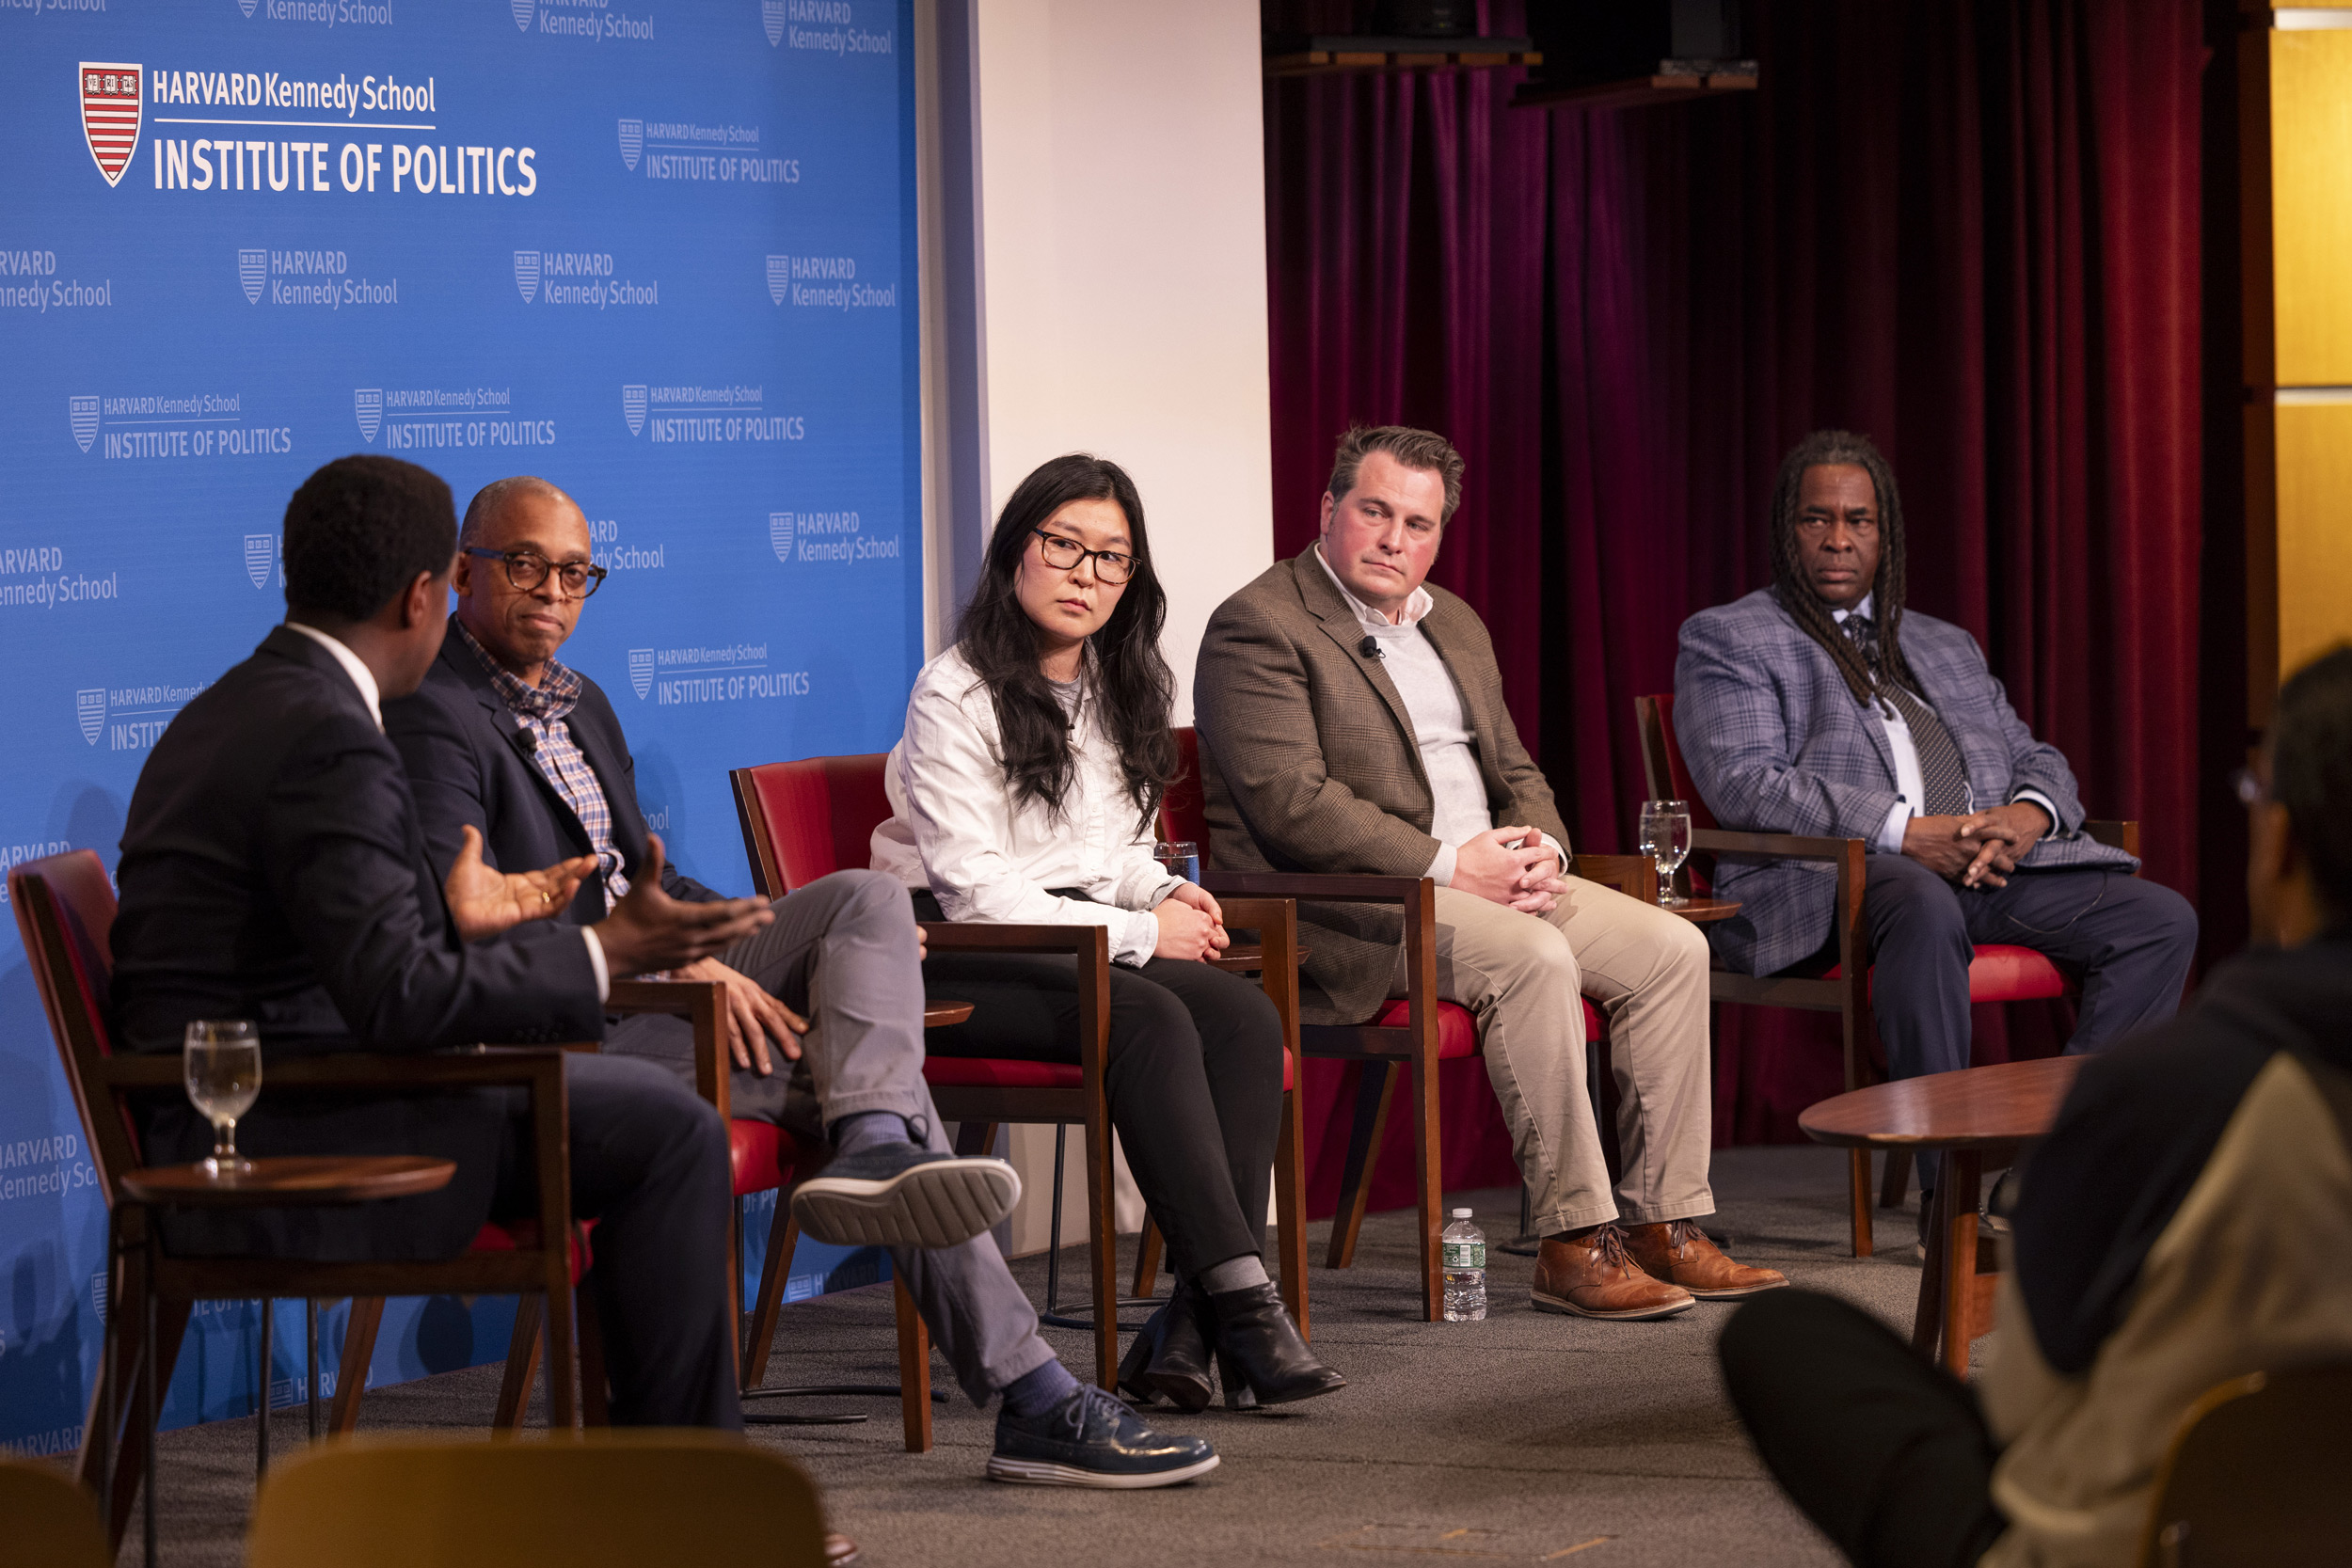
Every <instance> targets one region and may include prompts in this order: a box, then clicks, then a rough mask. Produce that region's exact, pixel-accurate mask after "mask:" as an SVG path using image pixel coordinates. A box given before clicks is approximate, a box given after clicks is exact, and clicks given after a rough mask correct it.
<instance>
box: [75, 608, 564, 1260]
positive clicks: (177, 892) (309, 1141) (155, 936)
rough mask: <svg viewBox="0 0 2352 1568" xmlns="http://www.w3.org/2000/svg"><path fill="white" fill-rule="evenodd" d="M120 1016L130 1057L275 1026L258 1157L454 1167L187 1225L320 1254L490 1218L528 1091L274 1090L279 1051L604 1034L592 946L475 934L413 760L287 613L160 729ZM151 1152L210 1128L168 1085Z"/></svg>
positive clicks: (548, 933) (122, 929) (145, 805)
mask: <svg viewBox="0 0 2352 1568" xmlns="http://www.w3.org/2000/svg"><path fill="white" fill-rule="evenodd" d="M117 880H118V882H119V886H120V889H121V902H120V910H119V913H118V914H117V916H116V918H115V924H114V929H113V933H112V944H113V948H114V958H115V969H114V993H113V998H114V1023H115V1028H116V1031H117V1037H118V1038H119V1041H120V1043H121V1044H122V1046H123V1048H124V1049H126V1050H130V1051H140V1052H176V1051H178V1050H179V1049H180V1045H181V1037H182V1033H183V1029H184V1028H185V1026H186V1024H187V1023H188V1022H189V1021H191V1020H193V1019H199V1018H246V1019H251V1020H253V1021H255V1022H257V1023H258V1024H259V1025H260V1028H261V1033H262V1049H263V1061H264V1069H263V1074H262V1097H261V1099H260V1101H258V1102H257V1103H256V1104H255V1106H254V1108H253V1110H252V1111H251V1112H250V1113H248V1114H247V1116H246V1117H245V1118H244V1119H242V1120H241V1121H240V1122H239V1124H238V1144H239V1147H240V1148H244V1149H246V1150H247V1151H249V1152H256V1153H264V1154H267V1153H287V1154H299V1153H326V1152H348V1153H370V1152H381V1153H417V1154H439V1155H443V1156H446V1157H449V1158H453V1159H455V1160H457V1161H458V1165H459V1168H458V1176H457V1179H456V1180H453V1182H452V1183H451V1185H450V1187H449V1188H447V1189H445V1190H444V1191H443V1192H442V1193H439V1194H434V1195H428V1196H426V1197H423V1198H409V1199H401V1200H399V1201H398V1202H394V1203H386V1204H369V1205H360V1206H357V1207H353V1208H345V1209H311V1210H289V1211H282V1212H275V1213H273V1212H255V1213H252V1214H222V1215H217V1216H200V1215H186V1216H182V1217H181V1221H180V1222H179V1229H178V1230H177V1231H176V1232H175V1231H173V1230H169V1229H167V1236H171V1237H173V1238H174V1243H173V1244H174V1245H175V1247H179V1246H185V1247H186V1248H188V1249H189V1250H197V1249H199V1248H200V1249H201V1250H232V1251H244V1252H252V1253H258V1254H261V1255H264V1256H267V1255H273V1254H276V1255H284V1254H300V1255H304V1256H310V1257H315V1258H358V1257H392V1258H397V1257H437V1256H447V1255H449V1254H451V1253H453V1252H456V1251H458V1250H460V1249H462V1248H463V1247H464V1246H465V1244H466V1243H467V1242H468V1241H469V1239H470V1238H471V1237H472V1235H473V1233H474V1231H475V1230H476V1229H478V1228H479V1227H481V1225H482V1222H483V1220H484V1219H485V1217H486V1216H487V1212H488V1208H489V1202H490V1195H491V1191H492V1188H493V1186H494V1185H495V1180H496V1175H497V1164H498V1157H499V1152H500V1148H501V1139H502V1138H503V1137H504V1136H505V1135H506V1131H507V1130H506V1122H507V1120H508V1117H509V1116H510V1115H511V1113H512V1109H513V1107H512V1106H511V1105H510V1104H508V1103H507V1099H508V1098H509V1097H504V1096H501V1095H498V1094H468V1095H452V1096H442V1097H430V1098H423V1099H420V1098H417V1097H410V1098H407V1099H405V1100H384V1099H376V1100H368V1101H357V1100H355V1101H310V1100H308V1099H302V1098H296V1097H284V1098H280V1097H276V1096H273V1095H272V1094H271V1093H270V1092H269V1083H268V1072H267V1067H266V1064H267V1061H268V1059H269V1058H270V1057H271V1056H272V1055H276V1054H280V1053H294V1052H303V1053H312V1052H327V1051H350V1050H366V1051H378V1052H411V1051H432V1050H437V1049H443V1048H447V1047H453V1046H463V1045H470V1044H474V1043H477V1042H485V1041H488V1042H499V1043H507V1044H528V1043H552V1042H557V1041H564V1040H580V1039H596V1038H598V1037H601V1036H602V1034H603V1032H604V1024H603V1009H602V1008H601V1007H600V1006H599V1005H598V1003H597V999H596V973H595V970H594V968H593V967H592V966H591V964H590V962H589V959H588V954H587V949H586V944H585V943H584V942H581V940H580V937H579V936H578V935H577V934H576V933H573V932H570V931H564V930H558V929H556V928H555V927H552V926H550V925H548V924H545V923H534V924H532V925H528V926H523V927H516V929H515V930H513V931H510V932H508V933H506V934H504V935H502V936H501V937H498V938H495V939H492V940H490V941H487V942H478V943H473V944H470V945H469V944H467V943H464V942H460V941H458V940H457V934H456V928H455V927H454V925H453V923H452V921H451V919H450V914H449V911H448V907H447V905H446V904H445V903H444V902H443V900H442V897H441V892H440V881H441V879H440V876H439V875H437V873H436V871H435V870H434V868H433V866H432V865H431V864H430V863H428V862H427V860H426V855H425V840H424V834H423V831H422V828H421V824H420V821H419V818H418V816H417V810H416V804H415V800H414V799H413V798H412V796H411V795H410V792H409V788H408V779H407V775H406V774H405V772H404V771H403V770H402V768H401V765H400V756H399V753H398V752H395V751H393V749H392V746H391V743H390V742H389V740H387V739H386V738H385V737H384V736H383V734H382V733H381V732H380V731H378V730H377V728H376V727H375V722H374V721H373V719H372V718H370V716H369V714H368V709H367V705H366V703H365V702H364V701H363V700H362V699H361V697H360V695H359V692H358V689H357V688H356V687H354V686H353V685H352V682H351V677H350V676H349V675H348V674H347V673H345V672H344V670H343V668H342V665H340V664H339V663H337V662H336V660H335V658H334V657H333V655H331V654H330V653H328V651H327V650H326V649H325V648H323V647H321V646H319V644H317V643H316V642H313V641H310V639H309V638H307V637H305V636H303V635H302V634H301V633H299V632H295V631H291V630H289V629H287V628H286V627H284V626H280V627H278V628H277V629H276V630H274V631H272V632H271V633H270V634H269V636H268V637H267V638H266V639H264V640H263V641H262V645H261V646H260V647H259V648H257V649H255V650H254V652H253V656H252V657H250V658H248V659H246V661H245V662H244V663H242V664H240V665H238V666H237V667H236V668H234V669H232V670H230V672H229V673H227V674H225V675H223V676H222V677H221V678H220V680H219V681H217V682H216V683H215V684H214V685H213V686H212V687H211V688H209V689H206V690H205V691H204V692H203V693H202V694H201V695H199V697H198V698H197V699H196V700H195V701H194V702H192V703H190V704H189V705H187V707H186V708H184V709H183V710H182V712H181V713H180V715H179V717H178V718H176V719H174V720H173V721H172V723H171V727H170V728H169V729H167V730H166V731H165V732H164V736H163V738H162V739H161V740H159V741H157V742H156V745H155V749H154V751H153V752H151V753H150V754H149V756H148V759H147V765H146V767H145V768H142V769H140V772H139V781H138V784H137V786H136V787H135V789H134V790H133V791H132V795H131V808H130V813H129V817H128V820H127V822H126V824H125V826H124V829H123V834H122V859H121V862H120V864H119V868H118V871H117ZM147 1130H148V1134H149V1148H148V1157H149V1158H150V1159H151V1160H155V1161H158V1162H163V1161H167V1160H171V1159H186V1158H193V1157H195V1156H196V1155H198V1154H200V1153H202V1152H204V1150H205V1149H206V1148H208V1147H209V1145H210V1142H211V1137H210V1132H209V1130H208V1129H207V1128H206V1127H205V1125H204V1124H203V1123H202V1122H201V1121H200V1120H199V1119H198V1118H197V1117H195V1115H194V1113H193V1112H192V1111H191V1110H190V1108H189V1107H188V1106H187V1105H186V1104H185V1103H184V1102H181V1101H178V1097H176V1096H175V1097H172V1098H171V1102H169V1103H162V1104H158V1105H157V1106H156V1107H155V1109H154V1110H153V1111H152V1113H151V1115H150V1117H149V1118H148V1121H147Z"/></svg>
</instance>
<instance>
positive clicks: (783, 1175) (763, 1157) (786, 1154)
mask: <svg viewBox="0 0 2352 1568" xmlns="http://www.w3.org/2000/svg"><path fill="white" fill-rule="evenodd" d="M813 1152H815V1151H812V1150H809V1149H806V1148H803V1147H802V1145H801V1141H800V1140H799V1139H798V1138H795V1137H794V1136H793V1135H792V1134H791V1133H789V1132H786V1131H785V1130H784V1129H783V1128H781V1127H778V1126H777V1125H776V1124H775V1123H774V1122H772V1121H754V1120H749V1119H746V1118H744V1117H735V1118H733V1119H731V1120H729V1121H728V1123H727V1164H729V1166H730V1167H732V1169H733V1171H734V1174H735V1196H738V1197H749V1196H751V1195H752V1194H754V1193H768V1192H773V1191H775V1190H776V1189H777V1188H779V1187H789V1186H790V1185H792V1183H793V1182H795V1181H797V1180H800V1179H801V1178H802V1177H803V1176H806V1175H808V1174H809V1169H808V1168H803V1167H810V1168H813V1167H814V1165H815V1164H821V1163H822V1161H821V1159H818V1160H812V1159H811V1154H812V1153H813Z"/></svg>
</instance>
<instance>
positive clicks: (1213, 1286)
mask: <svg viewBox="0 0 2352 1568" xmlns="http://www.w3.org/2000/svg"><path fill="white" fill-rule="evenodd" d="M1267 1282H1268V1281H1267V1278H1266V1272H1265V1259H1263V1258H1261V1257H1259V1256H1258V1255H1257V1254H1256V1253H1254V1252H1245V1253H1243V1254H1242V1255H1241V1256H1240V1257H1239V1258H1228V1259H1225V1261H1224V1262H1222V1263H1219V1264H1217V1265H1216V1266H1215V1267H1214V1268H1206V1269H1202V1270H1201V1271H1200V1288H1201V1289H1202V1290H1204V1291H1208V1292H1209V1294H1211V1295H1213V1296H1216V1295H1223V1294H1224V1293H1225V1292H1226V1291H1247V1290H1248V1289H1249V1288H1250V1287H1251V1286H1253V1285H1263V1284H1266V1283H1267Z"/></svg>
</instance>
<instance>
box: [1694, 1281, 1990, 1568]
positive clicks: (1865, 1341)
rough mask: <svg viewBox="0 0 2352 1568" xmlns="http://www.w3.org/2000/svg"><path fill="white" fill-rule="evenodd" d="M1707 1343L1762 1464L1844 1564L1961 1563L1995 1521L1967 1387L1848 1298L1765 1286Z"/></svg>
mask: <svg viewBox="0 0 2352 1568" xmlns="http://www.w3.org/2000/svg"><path fill="white" fill-rule="evenodd" d="M1716 1354H1717V1355H1719V1356H1720V1357H1721V1358H1722V1361H1723V1369H1724V1386H1726V1387H1727V1388H1728V1389H1729V1391H1730V1394H1731V1402H1732V1404H1733V1405H1734V1406H1736V1407H1737V1408H1738V1410H1739V1412H1740V1421H1741V1422H1742V1423H1743V1424H1744V1425H1745V1426H1746V1427H1747V1429H1748V1436H1749V1438H1750V1439H1751V1440H1752V1441H1753V1442H1754V1443H1755V1444H1756V1452H1757V1453H1758V1454H1760V1455H1761V1456H1762V1457H1763V1460H1764V1465H1765V1467H1766V1468H1767V1469H1769V1470H1771V1471H1772V1479H1773V1480H1775V1481H1779V1482H1780V1484H1781V1489H1782V1490H1783V1491H1785V1492H1787V1493H1788V1496H1789V1498H1790V1499H1791V1500H1792V1501H1793V1502H1795V1503H1796V1505H1797V1506H1798V1507H1799V1508H1800V1509H1802V1510H1804V1515H1805V1517H1806V1518H1808V1519H1811V1520H1812V1521H1813V1523H1814V1524H1815V1525H1817V1526H1818V1527H1820V1530H1821V1533H1822V1534H1824V1535H1826V1536H1828V1537H1829V1538H1830V1540H1831V1541H1832V1542H1834V1543H1835V1544H1836V1546H1837V1549H1838V1550H1839V1551H1842V1552H1844V1553H1845V1554H1846V1557H1847V1559H1848V1560H1851V1561H1852V1562H1853V1563H1855V1564H1857V1568H1965V1565H1967V1564H1970V1563H1974V1562H1975V1561H1976V1560H1978V1559H1979V1557H1981V1556H1983V1555H1984V1553H1985V1552H1986V1551H1987V1550H1989V1549H1990V1548H1991V1547H1992V1545H1993V1543H1994V1541H1995V1540H1996V1539H1997V1538H1998V1537H1999V1536H2000V1533H2001V1531H2002V1530H2003V1529H2005V1528H2007V1521H2005V1520H2004V1519H2003V1518H2002V1517H2001V1515H2000V1513H1999V1512H1998V1511H1997V1510H1995V1509H1994V1506H1993V1496H1992V1486H1993V1462H1994V1460H1995V1459H1996V1458H1998V1457H1999V1453H2000V1450H1999V1449H1998V1448H1997V1447H1996V1446H1995V1445H1994V1441H1993V1436H1992V1433H1990V1432H1988V1431H1987V1430H1986V1428H1985V1424H1984V1417H1983V1415H1982V1414H1981V1413H1980V1412H1979V1410H1978V1408H1977V1400H1976V1396H1975V1395H1974V1394H1972V1393H1970V1392H1969V1391H1968V1389H1967V1388H1966V1387H1965V1386H1963V1385H1962V1384H1961V1383H1959V1382H1958V1381H1956V1380H1955V1379H1954V1378H1953V1377H1952V1376H1951V1375H1950V1374H1949V1373H1948V1372H1946V1371H1945V1370H1943V1369H1942V1368H1940V1367H1937V1366H1935V1365H1933V1364H1932V1363H1931V1362H1929V1361H1928V1360H1926V1359H1925V1358H1924V1357H1922V1356H1921V1355H1920V1354H1918V1353H1917V1352H1915V1351H1914V1350H1913V1349H1912V1348H1911V1347H1910V1346H1909V1345H1907V1344H1905V1343H1903V1341H1902V1340H1900V1339H1899V1338H1896V1337H1895V1336H1894V1334H1892V1333H1891V1332H1889V1331H1888V1329H1887V1328H1886V1326H1885V1325H1884V1324H1883V1323H1880V1322H1879V1321H1878V1320H1877V1319H1876V1318H1873V1317H1871V1316H1870V1315H1869V1314H1868V1313H1867V1312H1865V1311H1863V1310H1862V1309H1861V1308H1860V1307H1853V1306H1851V1305H1849V1304H1847V1303H1846V1302H1843V1301H1840V1300H1838V1299H1837V1298H1836V1297H1835V1296H1826V1295H1821V1294H1820V1293H1818V1292H1816V1291H1769V1292H1767V1293H1766V1294H1764V1295H1760V1296H1757V1297H1756V1299H1754V1300H1753V1301H1750V1302H1749V1303H1747V1304H1746V1305H1745V1306H1743V1307H1740V1309H1739V1310H1738V1311H1737V1312H1735V1313H1733V1314H1732V1317H1731V1321H1730V1322H1729V1323H1725V1324H1724V1332H1723V1338H1721V1339H1720V1340H1718V1341H1717V1343H1716Z"/></svg>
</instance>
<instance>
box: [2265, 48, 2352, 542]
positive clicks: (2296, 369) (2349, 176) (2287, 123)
mask: <svg viewBox="0 0 2352 1568" xmlns="http://www.w3.org/2000/svg"><path fill="white" fill-rule="evenodd" d="M2270 132H2271V139H2270V166H2271V225H2272V243H2273V245H2275V247H2276V249H2275V259H2274V262H2273V265H2274V272H2273V277H2275V278H2276V279H2277V298H2276V309H2277V311H2278V317H2277V333H2278V339H2277V341H2278V365H2279V369H2278V378H2279V385H2280V386H2281V387H2352V31H2346V30H2330V31H2324V32H2275V33H2272V34H2271V35H2270ZM2281 477H2282V478H2283V476H2281ZM2282 564H2283V562H2282Z"/></svg>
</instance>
